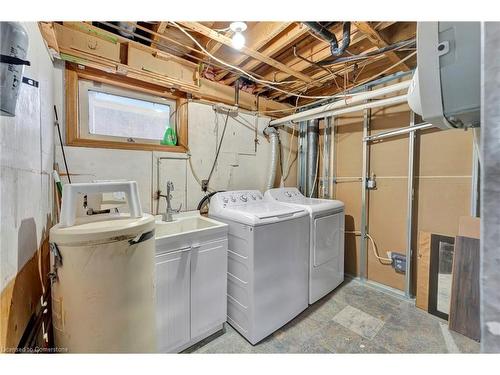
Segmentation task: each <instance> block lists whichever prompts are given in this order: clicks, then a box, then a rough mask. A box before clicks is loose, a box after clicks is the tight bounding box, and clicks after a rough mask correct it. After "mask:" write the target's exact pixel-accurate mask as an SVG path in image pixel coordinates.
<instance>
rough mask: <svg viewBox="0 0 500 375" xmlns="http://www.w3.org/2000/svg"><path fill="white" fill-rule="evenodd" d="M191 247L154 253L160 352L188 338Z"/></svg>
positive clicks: (171, 348) (175, 346)
mask: <svg viewBox="0 0 500 375" xmlns="http://www.w3.org/2000/svg"><path fill="white" fill-rule="evenodd" d="M190 272H191V270H190V248H186V249H181V250H178V251H173V252H170V253H166V254H161V255H157V256H156V324H157V342H158V349H159V351H160V352H162V353H165V352H171V351H173V350H175V349H176V348H178V347H179V346H181V345H183V344H185V343H187V342H188V341H189V339H190V336H191V335H190V329H189V326H190V316H189V315H190V314H189V309H190V300H189V293H190Z"/></svg>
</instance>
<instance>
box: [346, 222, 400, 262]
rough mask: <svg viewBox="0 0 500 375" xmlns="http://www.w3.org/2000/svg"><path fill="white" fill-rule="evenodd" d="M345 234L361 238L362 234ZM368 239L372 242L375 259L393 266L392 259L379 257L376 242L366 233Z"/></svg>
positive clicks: (358, 232)
mask: <svg viewBox="0 0 500 375" xmlns="http://www.w3.org/2000/svg"><path fill="white" fill-rule="evenodd" d="M345 233H351V234H354V235H356V236H361V232H360V231H359V230H353V231H347V230H346V231H345ZM366 237H368V239H369V240H370V242H371V244H372V250H373V255H374V256H375V258H377V259H378V260H380V261H382V262H389V263H383V264H392V259H391V258H384V257H381V256H380V255H378V249H377V245H376V244H375V240H374V239H373V237H372V236H370V235H369V234H368V233H366Z"/></svg>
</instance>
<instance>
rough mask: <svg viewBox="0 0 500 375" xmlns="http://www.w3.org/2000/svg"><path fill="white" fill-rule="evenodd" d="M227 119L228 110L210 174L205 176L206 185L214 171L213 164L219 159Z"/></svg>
mask: <svg viewBox="0 0 500 375" xmlns="http://www.w3.org/2000/svg"><path fill="white" fill-rule="evenodd" d="M216 116H217V114H216ZM228 119H229V111H227V114H226V120H225V121H224V128H223V129H222V135H221V137H220V142H219V146H218V147H217V151H216V153H215V159H214V163H213V164H212V169H211V170H210V174H209V175H208V178H207V185H208V184H209V183H210V179H211V178H212V174H213V173H214V169H215V165H216V164H217V159H219V154H220V150H221V148H222V142H223V141H224V135H225V134H226V128H227V120H228Z"/></svg>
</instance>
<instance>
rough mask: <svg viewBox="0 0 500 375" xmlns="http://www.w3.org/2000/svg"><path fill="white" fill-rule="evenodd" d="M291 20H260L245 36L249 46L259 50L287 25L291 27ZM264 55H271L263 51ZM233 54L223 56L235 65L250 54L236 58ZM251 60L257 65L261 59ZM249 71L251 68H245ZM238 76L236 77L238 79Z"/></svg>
mask: <svg viewBox="0 0 500 375" xmlns="http://www.w3.org/2000/svg"><path fill="white" fill-rule="evenodd" d="M291 24H292V23H291V22H258V23H257V24H256V25H255V26H253V27H251V28H250V29H248V30H247V31H246V32H245V38H246V39H247V40H248V46H247V47H249V48H251V49H254V50H256V51H259V50H260V49H261V48H262V47H264V46H265V45H266V44H267V43H269V42H270V41H272V40H273V39H274V38H275V37H276V36H278V34H280V33H281V32H283V31H284V30H285V29H286V28H287V27H289V26H290V25H291ZM261 53H262V54H263V55H265V56H268V57H271V54H270V53H267V52H264V51H263V52H261ZM231 57H232V56H222V58H223V59H224V58H225V59H226V61H228V62H230V63H232V64H233V65H237V66H240V65H241V64H243V63H245V62H248V59H249V58H248V56H245V55H238V56H236V58H231ZM250 62H251V63H253V64H255V66H257V65H260V64H261V63H260V61H256V60H253V59H250ZM245 70H247V71H249V70H251V69H245ZM227 74H229V72H222V73H220V74H219V75H218V76H217V77H216V79H217V80H218V81H220V80H221V79H222V78H224V77H225V76H226V75H227ZM236 79H237V78H234V80H236ZM232 82H234V81H231V82H229V83H226V82H225V83H226V84H230V83H232Z"/></svg>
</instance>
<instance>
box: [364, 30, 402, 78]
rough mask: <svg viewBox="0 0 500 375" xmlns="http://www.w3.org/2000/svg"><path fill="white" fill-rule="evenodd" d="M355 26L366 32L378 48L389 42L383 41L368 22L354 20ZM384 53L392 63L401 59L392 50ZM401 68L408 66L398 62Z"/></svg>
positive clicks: (385, 45)
mask: <svg viewBox="0 0 500 375" xmlns="http://www.w3.org/2000/svg"><path fill="white" fill-rule="evenodd" d="M354 24H355V25H356V27H357V28H358V29H359V30H360V31H361V32H363V33H364V34H366V36H367V37H368V39H370V41H371V42H372V43H373V44H375V45H376V46H377V47H378V48H383V47H387V46H388V45H389V44H388V43H387V42H386V41H385V39H384V38H383V37H382V36H381V35H380V33H379V32H378V31H377V30H375V28H374V27H373V26H372V25H371V24H370V23H369V22H354ZM385 55H386V56H387V58H388V59H389V60H390V61H391V62H392V63H397V62H398V61H400V60H401V59H400V58H399V56H398V55H397V54H396V53H395V52H394V51H389V52H386V53H385ZM400 66H401V68H402V70H404V71H408V70H410V67H409V66H408V65H406V64H405V63H402V64H400Z"/></svg>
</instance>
